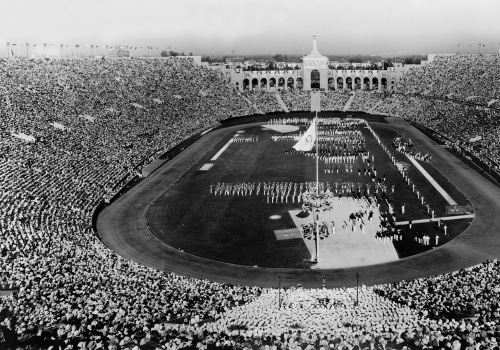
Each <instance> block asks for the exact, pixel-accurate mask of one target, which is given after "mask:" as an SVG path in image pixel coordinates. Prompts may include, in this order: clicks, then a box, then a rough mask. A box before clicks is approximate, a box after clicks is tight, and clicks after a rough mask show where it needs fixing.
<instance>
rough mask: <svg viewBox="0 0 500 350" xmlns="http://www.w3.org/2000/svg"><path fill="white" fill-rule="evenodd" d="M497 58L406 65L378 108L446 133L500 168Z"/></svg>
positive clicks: (458, 145) (450, 142)
mask: <svg viewBox="0 0 500 350" xmlns="http://www.w3.org/2000/svg"><path fill="white" fill-rule="evenodd" d="M499 67H500V58H499V56H498V55H454V56H444V57H439V56H438V57H437V58H436V59H435V60H434V61H433V62H431V63H429V64H427V65H424V66H422V67H419V68H413V69H410V70H409V72H408V73H407V74H406V75H405V77H404V79H403V81H402V82H401V84H400V85H399V86H398V88H397V92H396V93H395V94H393V95H392V96H391V97H389V98H386V99H384V100H383V102H382V103H381V104H380V105H379V106H377V108H376V111H377V112H382V113H388V114H391V115H397V116H400V117H403V118H405V119H409V120H412V121H415V122H418V123H420V124H422V125H423V126H425V127H428V128H430V129H432V130H434V131H436V132H438V133H439V134H441V135H443V136H445V138H446V139H447V141H448V145H449V146H450V147H452V148H456V149H464V150H467V151H469V152H471V153H472V154H473V155H475V156H476V157H478V158H479V159H481V160H482V161H483V162H484V163H485V164H487V165H488V166H489V167H490V168H491V169H493V170H496V171H497V172H498V171H500V139H499V135H500V110H499V109H498V100H499V99H500V83H499V81H500V68H499Z"/></svg>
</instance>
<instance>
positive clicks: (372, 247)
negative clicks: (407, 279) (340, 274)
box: [289, 198, 399, 269]
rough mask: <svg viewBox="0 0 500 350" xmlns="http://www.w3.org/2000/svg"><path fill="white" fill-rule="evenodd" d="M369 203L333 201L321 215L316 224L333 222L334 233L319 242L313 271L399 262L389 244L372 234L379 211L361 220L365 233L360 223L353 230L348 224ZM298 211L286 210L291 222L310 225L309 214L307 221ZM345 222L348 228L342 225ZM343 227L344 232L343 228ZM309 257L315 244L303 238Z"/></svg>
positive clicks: (376, 227)
mask: <svg viewBox="0 0 500 350" xmlns="http://www.w3.org/2000/svg"><path fill="white" fill-rule="evenodd" d="M367 206H368V204H367V203H366V202H365V201H364V200H360V201H356V200H354V199H352V198H342V199H341V200H334V202H333V204H332V210H329V211H325V212H323V213H321V214H320V218H319V221H320V222H322V221H326V222H327V223H330V222H332V221H334V222H335V234H332V233H330V235H329V236H328V237H327V238H325V239H322V240H320V241H319V262H318V263H317V264H315V265H313V266H312V268H315V269H337V268H348V267H356V266H367V265H375V264H382V263H386V262H390V261H396V260H399V258H398V254H397V252H396V249H395V248H394V245H393V244H392V241H390V240H387V241H379V240H377V239H376V238H375V233H376V232H377V231H378V230H379V229H380V227H379V225H380V212H379V211H378V209H377V208H374V209H373V211H374V214H373V218H372V220H371V222H370V221H368V220H367V217H366V216H365V217H364V233H362V232H361V228H360V226H359V223H356V227H355V231H354V233H353V232H352V226H351V225H350V224H349V215H350V214H351V213H355V212H358V211H360V210H363V209H366V208H367ZM300 212H301V210H300V209H297V210H291V211H289V213H290V216H291V217H292V220H293V222H294V223H295V225H296V226H297V228H299V229H300V227H301V225H302V224H309V223H312V222H313V218H312V215H309V216H308V217H306V218H301V217H299V216H297V214H299V213H300ZM345 223H347V225H345ZM343 227H345V229H344V228H343ZM304 243H305V244H306V246H307V248H308V250H309V252H310V253H311V256H314V254H315V241H314V240H308V239H304Z"/></svg>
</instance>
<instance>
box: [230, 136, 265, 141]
mask: <svg viewBox="0 0 500 350" xmlns="http://www.w3.org/2000/svg"><path fill="white" fill-rule="evenodd" d="M258 141H259V136H257V135H234V136H233V138H232V139H231V142H258Z"/></svg>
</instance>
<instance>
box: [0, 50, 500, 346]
mask: <svg viewBox="0 0 500 350" xmlns="http://www.w3.org/2000/svg"><path fill="white" fill-rule="evenodd" d="M412 74H413V73H412ZM436 74H437V73H436ZM408 86H410V85H408ZM0 92H1V94H0V135H1V138H0V174H1V175H2V176H1V177H0V201H1V203H0V204H1V205H0V284H1V287H2V290H13V289H14V290H18V292H17V293H16V294H17V295H16V297H15V298H4V297H2V298H1V299H0V348H1V347H7V348H8V347H11V348H13V347H17V348H26V349H28V348H30V349H33V348H35V349H37V348H40V349H48V348H53V349H75V348H85V349H87V348H88V349H195V348H196V349H232V348H241V349H271V348H272V349H278V348H279V349H299V348H301V349H322V350H325V349H328V348H330V349H333V348H335V349H339V350H341V349H342V350H343V349H347V350H351V349H356V350H357V349H359V350H361V349H365V348H368V349H405V348H406V349H418V350H420V349H424V348H427V349H430V348H433V349H441V348H443V349H452V348H453V349H456V350H458V349H460V348H461V347H463V348H467V349H469V350H479V349H485V348H491V349H496V348H497V347H498V346H497V337H498V336H499V335H500V333H498V332H499V331H500V329H498V328H497V325H498V324H499V322H500V318H499V315H500V314H499V310H498V308H499V305H500V304H499V302H498V295H499V294H498V291H499V289H498V285H499V284H498V278H497V276H498V269H499V264H498V263H497V262H496V261H494V262H486V263H484V264H482V265H479V266H476V267H473V268H471V269H468V270H462V271H459V272H457V273H455V274H449V275H442V276H436V277H431V278H426V279H420V280H416V281H409V282H401V283H398V284H394V285H384V286H376V287H364V286H362V287H361V288H360V290H359V291H357V290H356V289H353V288H343V289H311V290H304V289H302V288H291V289H286V290H280V291H279V290H276V289H262V288H257V287H254V288H250V287H243V286H234V285H227V284H220V283H214V282H210V281H207V280H201V279H192V278H186V277H181V276H177V275H175V274H172V273H163V272H160V271H156V270H153V269H149V268H146V267H143V266H141V265H138V264H136V263H134V262H131V261H127V260H124V259H122V258H121V257H119V256H117V255H116V254H115V253H113V252H111V251H110V250H108V249H107V248H105V247H104V246H103V245H102V243H101V242H100V241H99V240H98V239H97V238H96V237H95V235H94V234H93V232H92V229H91V215H92V213H93V210H94V209H95V206H96V205H97V203H99V202H100V201H101V200H102V199H103V198H107V197H109V196H111V195H113V194H114V193H115V191H116V190H117V189H118V188H119V187H120V186H121V185H122V184H123V183H125V182H126V181H128V180H129V179H130V178H132V177H133V176H134V175H135V174H136V173H137V172H140V171H141V167H142V166H143V165H144V164H147V163H148V162H149V161H151V160H152V159H155V158H156V157H157V156H158V155H159V154H162V153H164V152H165V151H167V150H169V149H171V148H172V147H174V146H175V145H177V144H178V143H179V142H182V141H183V140H185V139H186V138H188V137H190V136H191V135H193V134H195V133H198V132H200V131H202V130H204V129H206V128H208V127H211V126H214V125H217V123H218V122H219V121H221V120H224V119H227V118H230V117H234V116H243V115H250V114H253V113H255V109H254V108H253V107H252V105H251V104H249V103H248V102H247V101H246V100H245V99H244V98H242V96H241V95H240V94H239V93H237V92H236V91H235V90H234V89H233V88H231V87H230V86H229V85H228V83H227V82H226V80H225V79H224V77H223V76H222V75H221V74H220V73H219V72H217V71H214V70H209V69H206V68H204V67H200V66H197V65H195V64H194V63H193V62H191V61H190V60H187V59H180V58H168V59H126V60H113V61H111V60H110V61H108V60H8V61H0ZM356 94H358V92H357V93H356ZM366 94H369V93H366ZM366 94H365V93H360V94H359V96H358V97H357V98H356V96H355V99H354V101H353V103H354V106H353V105H351V109H353V110H365V111H367V110H369V109H370V108H371V107H373V106H374V104H375V103H377V102H378V100H376V98H375V97H374V96H372V95H366ZM280 96H281V97H282V99H283V101H284V103H285V104H286V106H287V108H288V109H289V110H290V111H307V110H310V93H309V92H308V91H301V90H295V91H286V92H280ZM322 97H324V98H322V109H324V110H342V109H343V107H344V106H345V104H346V103H347V101H348V100H349V97H350V95H349V94H348V93H343V92H332V93H328V94H326V93H325V94H323V95H322ZM363 97H364V98H363ZM462 97H463V96H461V97H460V98H462ZM247 98H249V99H250V100H251V101H253V103H254V104H255V106H257V107H258V108H259V109H262V110H263V111H265V112H272V111H277V110H280V106H279V105H278V104H277V102H276V101H277V100H276V96H275V95H274V94H265V93H263V94H256V95H252V96H247ZM488 98H490V97H488ZM463 100H464V101H465V100H466V99H463ZM462 102H463V101H462ZM378 110H379V111H381V112H385V113H391V114H397V115H400V116H402V117H405V118H408V119H412V120H416V121H419V122H421V123H423V124H425V125H428V126H429V127H431V128H433V129H436V130H439V131H441V132H443V133H444V134H446V135H449V136H450V137H455V138H457V139H458V138H459V136H460V135H462V134H463V135H464V136H463V137H464V138H472V137H475V136H476V135H478V133H480V135H483V136H484V137H485V139H486V137H491V138H492V139H493V136H487V135H493V134H487V132H489V130H488V126H489V127H490V128H491V125H496V124H494V123H497V122H498V115H497V114H496V112H494V111H492V110H491V109H486V108H484V106H483V108H482V109H478V108H477V107H476V106H471V105H464V104H463V103H458V102H453V101H442V100H435V99H430V98H427V97H425V96H424V97H422V96H410V95H405V94H403V93H402V92H401V91H399V92H398V94H394V95H393V96H391V97H389V98H386V99H383V102H382V103H381V104H380V106H379V107H378ZM453 116H455V117H456V118H457V120H455V119H453ZM459 124H461V125H459ZM458 133H460V135H458ZM13 134H18V135H21V134H23V135H27V136H29V137H25V138H24V139H23V138H22V137H21V138H19V137H14V136H13ZM468 142H469V141H468ZM469 143H470V142H469ZM490 146H491V147H492V148H491V150H493V152H490V153H492V154H498V153H494V152H495V150H498V144H496V145H495V144H494V143H493V144H492V145H490ZM482 150H483V151H484V150H485V148H482ZM464 317H465V318H464ZM459 318H460V319H459ZM179 321H181V322H182V323H183V325H182V326H179V325H177V324H175V322H179ZM207 321H209V322H207ZM11 344H15V345H11Z"/></svg>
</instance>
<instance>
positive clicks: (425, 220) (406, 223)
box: [396, 214, 474, 226]
mask: <svg viewBox="0 0 500 350" xmlns="http://www.w3.org/2000/svg"><path fill="white" fill-rule="evenodd" d="M473 217H474V214H467V215H456V216H444V217H441V218H434V219H430V218H429V219H418V220H413V221H412V223H413V224H421V223H425V222H437V221H439V220H441V221H448V220H460V219H472V218H473ZM408 224H409V222H408V221H398V222H396V225H398V226H399V225H408Z"/></svg>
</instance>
